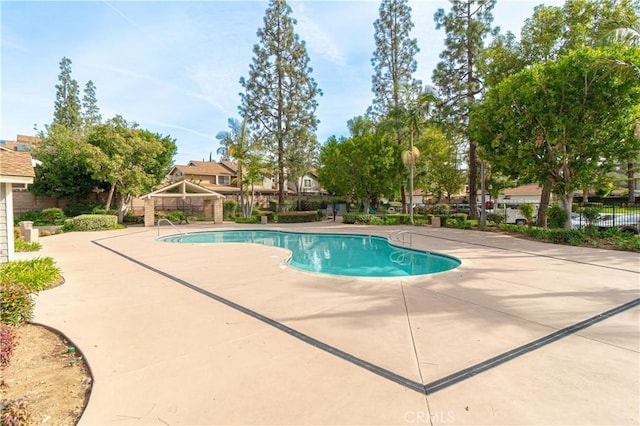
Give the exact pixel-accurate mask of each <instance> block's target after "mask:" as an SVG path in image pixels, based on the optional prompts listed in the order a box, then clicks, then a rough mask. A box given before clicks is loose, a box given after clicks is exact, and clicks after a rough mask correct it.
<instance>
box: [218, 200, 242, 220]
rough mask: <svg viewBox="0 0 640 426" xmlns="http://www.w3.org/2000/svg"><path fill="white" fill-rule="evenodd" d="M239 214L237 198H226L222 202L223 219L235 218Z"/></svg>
mask: <svg viewBox="0 0 640 426" xmlns="http://www.w3.org/2000/svg"><path fill="white" fill-rule="evenodd" d="M237 215H238V202H237V201H235V200H226V201H224V202H223V203H222V218H223V220H233V218H235V217H236V216H237Z"/></svg>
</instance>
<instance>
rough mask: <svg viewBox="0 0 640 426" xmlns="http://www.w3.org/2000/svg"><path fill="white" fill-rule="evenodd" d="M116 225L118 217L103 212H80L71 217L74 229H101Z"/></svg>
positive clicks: (111, 227)
mask: <svg viewBox="0 0 640 426" xmlns="http://www.w3.org/2000/svg"><path fill="white" fill-rule="evenodd" d="M117 226H118V218H117V217H116V216H111V215H103V214H82V215H80V216H76V217H74V218H73V230H74V231H101V230H105V229H113V228H116V227H117Z"/></svg>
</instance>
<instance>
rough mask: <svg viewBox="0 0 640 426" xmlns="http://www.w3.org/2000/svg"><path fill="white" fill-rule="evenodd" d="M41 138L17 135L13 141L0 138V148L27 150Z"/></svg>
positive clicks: (5, 149)
mask: <svg viewBox="0 0 640 426" xmlns="http://www.w3.org/2000/svg"><path fill="white" fill-rule="evenodd" d="M40 142H41V139H40V138H39V137H37V136H26V135H17V137H16V140H15V141H10V140H5V139H0V150H4V151H19V152H27V151H31V150H33V148H34V147H36V146H38V144H39V143H40Z"/></svg>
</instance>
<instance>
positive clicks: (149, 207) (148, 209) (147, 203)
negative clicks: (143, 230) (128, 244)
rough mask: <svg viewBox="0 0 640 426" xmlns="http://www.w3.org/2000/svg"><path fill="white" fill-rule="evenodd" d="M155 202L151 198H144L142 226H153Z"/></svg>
mask: <svg viewBox="0 0 640 426" xmlns="http://www.w3.org/2000/svg"><path fill="white" fill-rule="evenodd" d="M155 214H156V203H155V200H154V199H153V198H147V199H146V200H144V226H153V225H155V221H156V217H155Z"/></svg>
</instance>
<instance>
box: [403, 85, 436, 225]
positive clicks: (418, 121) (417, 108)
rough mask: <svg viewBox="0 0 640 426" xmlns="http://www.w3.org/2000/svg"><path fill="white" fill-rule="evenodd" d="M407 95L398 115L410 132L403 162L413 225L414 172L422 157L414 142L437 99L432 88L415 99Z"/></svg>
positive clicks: (428, 88) (426, 89)
mask: <svg viewBox="0 0 640 426" xmlns="http://www.w3.org/2000/svg"><path fill="white" fill-rule="evenodd" d="M406 93H407V95H408V96H407V97H408V98H409V99H407V101H406V102H405V104H404V105H405V106H404V107H401V108H402V109H401V110H400V111H398V115H399V117H400V118H401V120H402V121H403V122H404V126H406V128H407V131H408V132H409V149H408V150H406V151H403V152H402V162H403V163H404V165H405V166H408V167H409V218H410V221H411V223H412V224H413V171H414V168H415V165H416V162H417V161H418V158H419V157H420V151H419V150H418V148H416V147H415V145H414V141H415V140H416V139H418V138H419V137H420V134H421V133H422V129H423V128H424V126H425V125H426V123H427V118H428V116H429V113H430V112H431V106H432V105H433V104H434V103H435V102H436V101H437V97H436V96H435V93H434V92H433V90H432V89H431V88H430V87H426V88H425V90H423V91H421V92H420V93H418V94H417V96H416V97H415V99H411V98H410V93H409V91H407V92H406Z"/></svg>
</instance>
